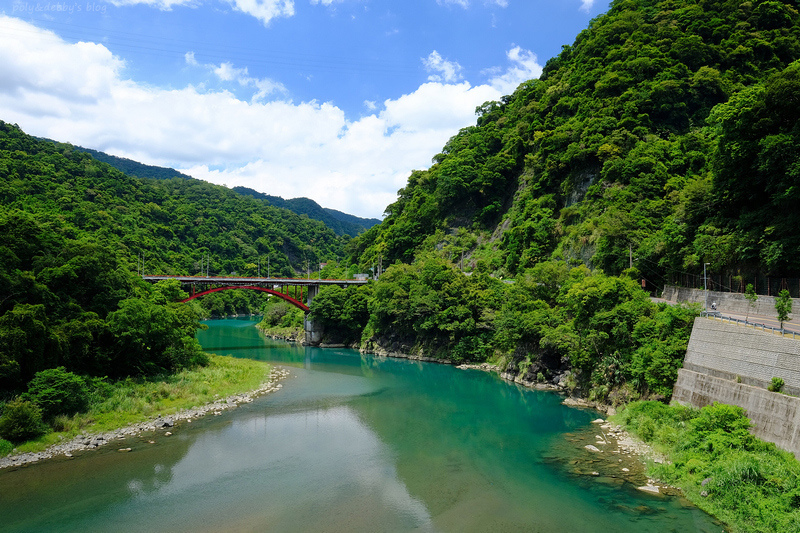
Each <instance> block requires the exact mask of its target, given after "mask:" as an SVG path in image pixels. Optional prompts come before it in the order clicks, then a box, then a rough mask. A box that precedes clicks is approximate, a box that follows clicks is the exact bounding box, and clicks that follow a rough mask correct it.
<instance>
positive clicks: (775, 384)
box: [767, 378, 784, 392]
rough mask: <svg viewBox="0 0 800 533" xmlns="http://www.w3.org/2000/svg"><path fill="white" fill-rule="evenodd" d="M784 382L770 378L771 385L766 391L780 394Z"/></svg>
mask: <svg viewBox="0 0 800 533" xmlns="http://www.w3.org/2000/svg"><path fill="white" fill-rule="evenodd" d="M783 386H784V382H783V379H781V378H772V383H770V384H769V387H767V390H769V391H772V392H781V390H783Z"/></svg>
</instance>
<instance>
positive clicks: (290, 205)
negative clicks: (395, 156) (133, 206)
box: [46, 139, 380, 237]
mask: <svg viewBox="0 0 800 533" xmlns="http://www.w3.org/2000/svg"><path fill="white" fill-rule="evenodd" d="M46 140H50V139H46ZM50 142H53V143H56V144H58V143H57V142H56V141H50ZM73 148H74V149H75V150H78V151H81V152H86V153H87V154H89V155H91V156H92V157H93V158H95V159H97V160H98V161H101V162H103V163H108V164H109V165H111V166H112V167H114V168H116V169H117V170H119V171H121V172H122V173H123V174H127V175H128V176H132V177H136V178H150V179H155V180H167V179H175V178H181V179H187V180H192V179H194V178H192V177H191V176H187V175H186V174H183V173H182V172H178V171H177V170H175V169H173V168H166V167H158V166H154V165H145V164H144V163H139V162H138V161H134V160H132V159H127V158H125V157H117V156H115V155H109V154H107V153H105V152H99V151H97V150H92V149H91V148H84V147H82V146H74V147H73ZM233 190H234V191H236V192H237V193H239V194H243V195H246V196H252V197H253V198H258V199H260V200H266V201H267V202H269V204H270V205H273V206H275V207H281V208H284V209H288V210H289V211H292V212H293V213H297V214H298V215H306V216H308V218H310V219H312V220H319V221H320V222H324V223H325V225H326V226H328V227H329V228H331V229H332V230H333V231H334V232H335V233H336V234H337V235H349V236H351V237H355V236H356V235H358V234H359V233H362V232H363V231H364V230H366V229H369V228H371V227H372V226H374V225H375V224H379V223H380V220H378V219H377V218H361V217H357V216H355V215H348V214H347V213H342V212H341V211H337V210H336V209H328V208H326V207H322V206H321V205H319V204H318V203H317V202H315V201H314V200H311V199H309V198H292V199H290V200H284V199H283V198H281V197H280V196H272V195H269V194H264V193H260V192H258V191H255V190H253V189H249V188H247V187H234V188H233Z"/></svg>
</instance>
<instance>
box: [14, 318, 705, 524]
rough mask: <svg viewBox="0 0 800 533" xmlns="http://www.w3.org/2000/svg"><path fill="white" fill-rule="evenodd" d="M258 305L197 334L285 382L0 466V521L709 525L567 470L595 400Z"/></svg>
mask: <svg viewBox="0 0 800 533" xmlns="http://www.w3.org/2000/svg"><path fill="white" fill-rule="evenodd" d="M253 323H254V322H252V321H212V328H211V329H210V330H208V331H205V332H201V333H202V335H201V336H200V340H201V342H202V343H203V345H204V346H205V347H207V348H208V349H209V350H211V351H215V352H217V353H220V354H224V355H234V356H238V357H249V358H254V359H262V360H267V361H271V362H273V363H276V364H280V365H283V366H287V367H292V371H291V372H292V376H291V377H290V378H288V380H287V381H286V382H285V385H284V388H283V389H282V390H281V391H280V392H278V393H275V394H271V395H268V396H266V397H263V398H261V399H259V400H257V401H256V402H254V403H252V404H248V405H245V406H242V407H239V408H237V409H236V410H234V411H233V412H229V413H226V414H224V415H222V416H219V417H213V416H211V417H207V418H204V419H202V420H200V421H196V422H195V423H192V424H188V425H183V426H181V427H178V428H176V429H175V435H174V436H173V437H170V438H169V439H166V438H159V439H158V440H157V442H156V444H155V445H149V444H147V443H146V442H145V441H141V442H137V443H134V445H132V446H131V447H132V448H134V449H133V451H132V452H130V453H129V454H119V453H118V452H117V453H113V452H104V453H97V452H95V453H94V455H92V454H89V455H92V457H91V458H90V457H89V455H87V457H86V458H82V459H80V460H76V461H73V462H70V463H63V465H62V463H53V464H52V465H37V466H35V467H31V468H30V469H26V470H27V471H25V472H21V471H20V472H12V473H0V529H2V530H4V531H5V530H9V531H36V530H47V529H53V528H50V526H53V525H54V524H56V523H57V524H58V530H59V531H79V530H80V531H86V530H97V531H111V530H115V531H120V530H122V531H134V532H136V531H152V530H170V531H220V530H225V531H267V530H268V531H377V530H383V531H410V530H415V531H487V530H497V531H542V532H551V531H552V532H555V531H586V532H592V531H597V532H601V531H602V532H603V533H605V532H607V531H609V530H610V531H631V532H634V531H635V532H640V531H654V532H655V531H671V530H676V531H712V530H718V529H719V528H718V527H716V526H715V525H714V523H713V522H712V521H711V520H710V519H709V518H708V517H707V516H706V515H704V514H702V513H700V512H699V511H697V510H696V509H691V508H690V509H685V508H683V507H682V503H681V502H680V501H679V500H677V499H658V500H654V499H648V498H647V497H646V496H642V495H639V494H636V493H634V492H632V491H629V490H628V488H627V487H625V486H624V484H619V483H617V482H616V481H614V479H613V476H610V475H609V476H605V474H604V476H605V477H609V479H611V481H610V482H609V483H605V482H602V483H596V482H594V481H593V480H588V479H587V477H586V476H585V475H582V474H580V473H576V472H577V470H574V469H572V467H573V465H572V464H571V461H573V460H575V457H577V456H575V453H576V450H580V449H581V446H580V444H575V443H571V442H569V441H568V440H566V438H565V435H567V434H568V433H571V434H572V435H574V434H577V433H580V432H581V431H586V430H587V427H590V424H589V421H590V420H591V419H592V418H594V417H595V416H596V413H590V412H586V411H581V410H577V409H570V408H566V407H564V406H563V405H561V404H560V401H561V399H560V398H559V397H558V396H557V395H554V394H549V393H540V392H536V391H530V390H527V389H522V388H520V387H518V386H515V385H510V384H507V383H503V382H501V381H499V380H498V379H497V378H496V377H495V376H491V375H489V374H486V373H483V372H479V371H462V370H458V369H455V368H452V367H449V366H444V365H432V364H426V363H420V362H414V361H407V360H396V359H385V358H375V357H370V356H366V355H361V354H358V353H357V352H355V351H352V350H336V349H329V350H320V349H314V348H307V347H302V346H298V345H291V344H285V343H279V342H276V341H272V340H270V339H266V338H264V337H263V336H261V335H260V334H259V333H258V332H257V331H256V330H255V329H254V328H252V327H250V326H251V325H252V324H253ZM570 438H572V437H571V436H570ZM75 465H79V468H74V467H75ZM80 465H83V467H80ZM62 467H63V471H61V470H59V468H62ZM17 487H21V490H18V489H17ZM9 491H10V492H9ZM10 493H14V496H13V501H12V500H9V499H7V497H6V495H7V494H10ZM15 506H16V507H19V509H18V510H16V511H14V507H15ZM8 512H10V513H12V514H7V513H8ZM14 513H16V514H14ZM40 514H41V515H42V516H45V517H46V518H43V519H36V518H31V517H33V516H34V515H37V516H38V515H40ZM6 526H7V527H6Z"/></svg>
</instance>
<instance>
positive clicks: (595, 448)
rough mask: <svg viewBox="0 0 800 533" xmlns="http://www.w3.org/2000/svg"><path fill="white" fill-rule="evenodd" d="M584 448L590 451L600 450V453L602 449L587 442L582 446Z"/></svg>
mask: <svg viewBox="0 0 800 533" xmlns="http://www.w3.org/2000/svg"><path fill="white" fill-rule="evenodd" d="M584 448H586V449H587V450H589V451H590V452H600V453H602V451H601V450H600V449H599V448H597V446H592V445H591V444H587V445H586V446H584Z"/></svg>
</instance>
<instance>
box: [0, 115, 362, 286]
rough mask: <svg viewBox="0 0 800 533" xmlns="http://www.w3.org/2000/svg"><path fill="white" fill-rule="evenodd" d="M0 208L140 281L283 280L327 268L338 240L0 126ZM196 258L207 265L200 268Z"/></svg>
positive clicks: (244, 201) (195, 186)
mask: <svg viewBox="0 0 800 533" xmlns="http://www.w3.org/2000/svg"><path fill="white" fill-rule="evenodd" d="M0 202H1V203H2V205H3V207H4V210H5V212H6V213H12V212H14V211H15V210H20V211H24V212H26V213H27V214H29V215H32V216H34V217H37V218H39V219H41V220H47V221H52V220H54V219H57V220H60V221H63V222H64V223H66V224H69V225H72V226H74V227H75V229H76V231H79V232H82V233H84V234H86V235H91V238H92V239H93V240H95V241H97V242H99V243H101V244H108V245H113V246H114V247H115V248H116V249H117V250H118V253H119V255H120V257H122V258H124V260H125V261H126V262H127V263H128V264H130V265H133V266H132V267H131V268H132V269H133V270H136V264H137V258H141V257H142V256H143V257H144V265H145V266H144V268H145V270H146V272H147V273H152V274H156V273H163V274H178V273H182V274H196V273H198V272H200V271H201V270H206V269H208V270H209V271H210V272H211V273H212V274H232V273H238V274H242V275H247V274H254V273H256V271H257V268H258V262H259V258H262V259H263V262H264V263H265V264H266V259H267V256H269V257H270V264H271V267H272V273H273V274H277V275H283V276H292V275H293V274H294V273H295V272H305V270H306V267H307V263H308V264H309V265H311V266H313V265H315V264H316V263H319V262H320V261H326V260H329V259H336V258H337V257H339V254H340V253H341V249H342V245H343V243H344V242H346V241H345V240H343V238H341V237H337V236H336V235H335V234H334V233H333V231H332V230H330V229H329V228H327V227H326V226H325V225H324V224H323V223H321V222H319V221H316V220H310V219H308V218H307V217H302V216H299V215H297V214H295V213H292V212H291V211H289V210H286V209H281V208H277V207H274V206H271V205H269V204H268V203H267V202H265V201H263V200H258V199H254V198H251V197H248V196H242V195H240V194H237V193H235V192H233V191H231V190H229V189H227V188H225V187H222V186H218V185H212V184H209V183H206V182H203V181H200V180H194V179H182V178H174V179H166V180H148V179H139V178H133V177H130V176H127V175H125V174H123V173H122V172H120V171H118V170H116V169H114V168H112V167H111V166H110V165H107V164H105V163H102V162H99V161H97V160H96V159H94V158H93V157H91V156H89V155H88V154H87V153H85V152H83V151H82V150H78V149H76V148H74V147H73V146H71V145H68V144H54V143H52V142H46V141H41V140H37V139H35V138H33V137H31V136H28V135H26V134H25V133H23V132H22V131H21V130H20V129H19V128H18V127H16V126H14V125H9V124H5V123H1V122H0ZM204 257H205V258H206V260H208V261H209V264H208V266H207V267H205V266H202V265H203V261H204Z"/></svg>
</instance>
